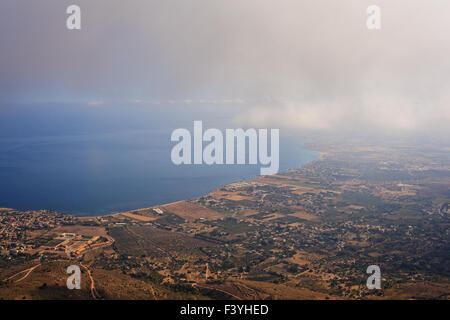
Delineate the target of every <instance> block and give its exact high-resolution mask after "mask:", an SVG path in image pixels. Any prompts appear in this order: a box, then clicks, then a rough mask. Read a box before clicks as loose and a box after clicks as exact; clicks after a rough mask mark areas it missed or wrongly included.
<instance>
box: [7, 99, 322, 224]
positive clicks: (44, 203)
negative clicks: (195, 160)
mask: <svg viewBox="0 0 450 320" xmlns="http://www.w3.org/2000/svg"><path fill="white" fill-rule="evenodd" d="M235 112H236V110H233V109H232V108H229V109H226V108H224V109H223V110H217V109H216V110H211V109H208V108H204V107H191V108H190V109H187V108H186V107H184V106H183V107H174V106H151V107H148V106H146V107H143V106H127V105H108V106H106V105H102V106H86V105H81V106H80V105H76V104H33V105H24V104H22V105H3V106H1V108H0V207H10V208H16V209H50V210H57V211H60V212H66V213H71V214H75V215H102V214H107V213H113V212H118V211H123V210H131V209H137V208H142V207H148V206H152V205H158V204H164V203H168V202H173V201H178V200H183V199H189V198H193V197H197V196H200V195H203V194H206V193H208V192H210V191H212V190H214V189H215V188H217V187H218V186H220V185H223V184H226V183H230V182H234V181H242V180H247V179H251V178H254V177H256V176H257V175H258V174H259V168H260V166H259V165H233V166H224V165H213V166H207V165H201V166H193V165H181V166H176V165H174V164H172V162H171V159H170V151H171V149H172V147H173V145H174V143H173V142H171V141H170V134H171V132H172V131H173V130H174V129H176V128H180V127H181V128H186V129H189V130H191V132H192V126H193V121H194V120H203V124H204V127H205V129H206V128H211V127H216V128H221V127H223V128H225V127H229V128H235V125H234V126H233V125H232V124H231V122H230V120H231V119H232V116H233V114H234V113H235ZM317 156H318V153H317V152H314V151H310V150H305V149H303V148H302V141H301V140H299V139H297V138H294V137H285V136H283V134H282V132H281V139H280V171H282V170H286V169H288V168H295V167H299V166H300V165H302V164H304V163H306V162H309V161H312V160H314V159H316V158H317Z"/></svg>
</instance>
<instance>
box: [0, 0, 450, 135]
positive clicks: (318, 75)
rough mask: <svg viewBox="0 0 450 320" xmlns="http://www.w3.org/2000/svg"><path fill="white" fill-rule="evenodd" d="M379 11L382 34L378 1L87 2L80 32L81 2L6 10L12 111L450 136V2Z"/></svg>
mask: <svg viewBox="0 0 450 320" xmlns="http://www.w3.org/2000/svg"><path fill="white" fill-rule="evenodd" d="M375 2H376V4H377V5H379V6H380V7H381V9H382V29H381V30H379V31H369V30H367V28H366V18H367V15H366V8H367V7H368V6H369V5H371V4H374V2H373V1H366V0H346V1H335V0H315V1H309V0H308V1H306V0H240V1H238V0H213V1H211V0H188V1H186V0H165V1H157V0H130V1H119V0H96V1H91V0H89V1H88V0H78V1H77V4H78V5H80V6H81V8H82V19H83V21H82V30H81V31H68V30H66V29H65V19H66V14H65V9H66V7H67V6H69V5H70V4H73V1H65V0H64V1H57V2H55V1H51V0H41V1H36V2H34V1H33V2H31V3H30V2H29V1H18V0H3V1H2V2H1V4H0V12H1V19H0V40H1V42H2V52H1V60H0V70H1V73H0V87H1V91H0V99H2V100H5V101H6V100H9V101H11V100H12V101H14V100H18V99H19V100H20V99H23V98H24V97H29V98H30V99H37V98H41V99H46V98H48V99H49V100H51V99H52V98H54V97H58V98H64V97H65V98H67V99H74V97H86V99H88V100H89V101H112V100H124V101H136V100H139V101H240V103H241V102H242V101H245V102H246V103H243V104H242V108H241V112H240V114H238V115H236V121H237V122H239V123H242V124H243V125H254V126H265V127H267V126H277V127H287V128H298V129H305V130H337V129H342V128H348V127H352V128H355V129H358V130H374V131H377V130H393V131H407V132H408V131H413V132H418V131H427V130H441V131H444V132H448V131H446V130H448V127H449V126H448V123H449V120H450V111H449V110H450V104H449V103H450V59H449V57H450V41H449V39H450V19H449V17H450V2H449V1H448V0H428V1H424V0H396V1H392V0H377V1H375ZM61 92H62V93H61ZM52 96H54V97H52ZM61 96H63V97H61ZM215 105H217V106H218V107H220V106H221V104H215Z"/></svg>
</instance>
